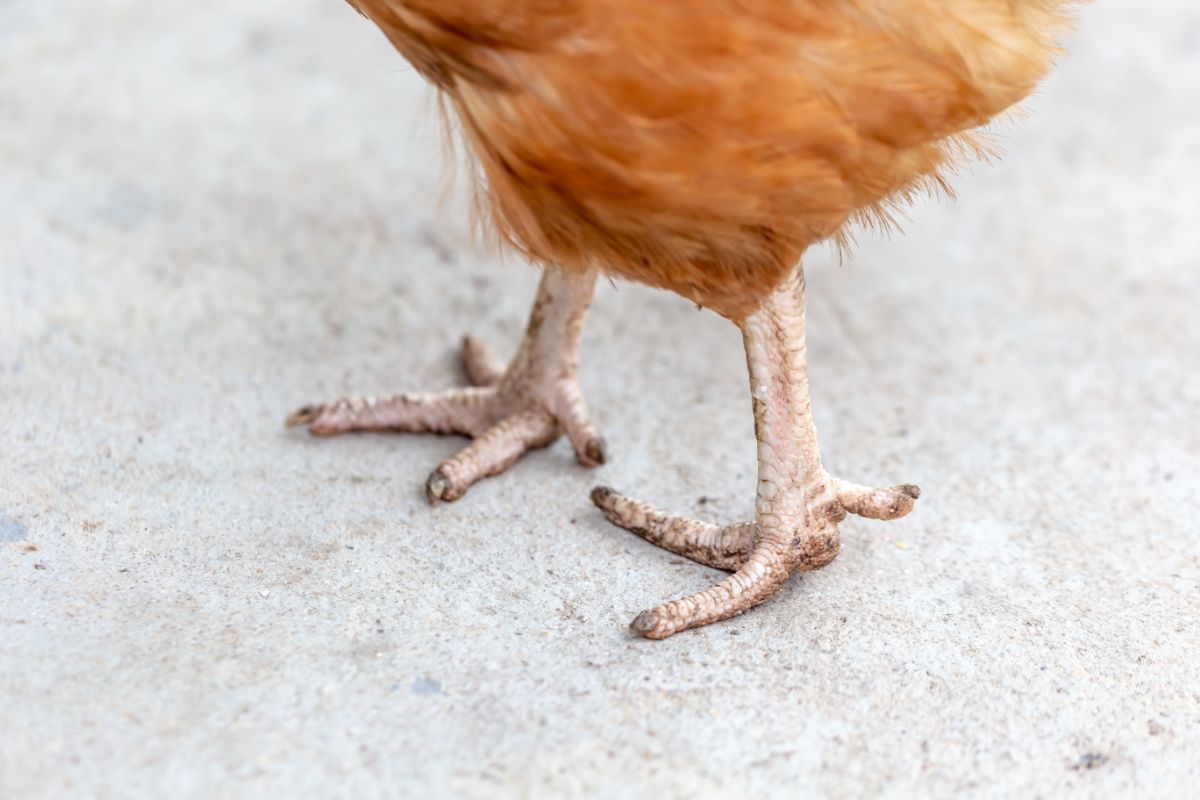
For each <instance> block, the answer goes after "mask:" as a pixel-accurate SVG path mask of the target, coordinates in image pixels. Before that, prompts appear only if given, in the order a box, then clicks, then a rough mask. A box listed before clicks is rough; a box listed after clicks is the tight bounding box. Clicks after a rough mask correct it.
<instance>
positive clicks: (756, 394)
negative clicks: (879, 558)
mask: <svg viewBox="0 0 1200 800" xmlns="http://www.w3.org/2000/svg"><path fill="white" fill-rule="evenodd" d="M742 334H743V338H744V340H745V345H746V361H747V365H748V367H749V372H750V391H751V397H752V399H753V404H754V423H755V433H756V436H757V438H758V492H757V496H756V500H755V510H756V517H755V520H754V522H752V523H748V524H742V525H733V526H729V527H727V528H717V527H716V526H712V525H708V524H705V523H701V522H696V521H694V520H688V519H684V518H681V517H673V516H670V515H667V514H663V513H662V512H659V511H656V510H655V509H653V508H651V507H650V506H647V505H645V504H643V503H639V502H637V501H635V500H631V499H629V498H627V497H625V496H623V495H620V494H618V493H616V492H614V491H612V490H611V489H606V488H599V489H597V490H596V491H594V492H593V493H592V499H593V501H594V502H595V503H596V505H598V506H599V507H600V508H601V509H602V510H603V511H604V512H605V514H606V515H607V516H608V518H609V519H610V520H611V521H613V522H614V523H616V524H617V525H620V526H622V527H624V528H628V529H629V530H631V531H633V532H634V533H637V534H638V535H640V536H642V537H643V538H645V539H647V540H648V541H650V542H653V543H654V544H657V545H659V546H660V547H664V548H666V549H667V550H670V551H672V552H675V553H679V554H681V555H685V556H687V557H689V558H692V559H693V560H696V561H698V562H700V563H702V564H707V565H709V566H713V567H717V568H719V569H726V570H730V571H732V572H733V574H732V575H730V576H729V577H728V578H726V579H725V580H723V581H721V582H720V583H718V584H717V585H715V586H713V587H711V588H709V589H706V590H705V591H703V592H700V593H698V594H694V595H691V596H689V597H684V598H681V599H679V600H673V601H671V602H669V603H665V604H663V605H660V606H658V607H657V608H653V609H650V610H648V611H643V612H642V613H641V614H639V615H638V616H637V618H636V619H634V621H633V623H632V624H631V625H630V629H631V630H632V631H633V632H634V633H636V634H638V635H640V636H645V637H647V638H650V639H664V638H666V637H668V636H670V635H671V634H674V633H678V632H679V631H682V630H686V629H687V628H695V627H699V626H701V625H707V624H709V623H712V622H717V621H718V620H722V619H727V618H728V617H732V616H736V615H738V614H741V613H743V612H745V611H748V610H749V609H751V608H753V607H754V606H756V605H758V604H759V603H762V602H764V601H766V600H768V599H770V598H771V597H773V596H774V595H775V593H776V592H778V591H779V588H780V587H781V586H782V585H783V582H784V581H785V580H787V577H788V575H789V574H790V573H791V572H793V571H794V570H802V571H803V570H813V569H818V568H820V567H823V566H825V565H826V564H828V563H829V562H831V561H832V560H833V559H834V557H836V556H837V553H838V548H839V546H840V544H839V537H838V530H837V523H838V522H840V521H841V520H842V519H844V518H845V516H846V514H847V513H854V514H860V515H862V516H866V517H872V518H874V519H895V518H897V517H901V516H904V515H905V514H907V513H908V512H909V511H911V510H912V507H913V503H914V502H915V501H916V499H917V497H918V496H919V495H920V491H919V490H918V489H917V487H915V486H912V485H910V484H905V485H901V486H896V487H893V488H891V489H876V488H873V487H868V486H859V485H857V484H852V483H847V482H845V481H840V480H838V479H836V478H834V477H832V476H831V475H829V474H828V473H827V472H825V469H824V467H823V466H822V465H821V453H820V449H819V448H818V446H817V431H816V426H815V425H814V424H813V419H812V402H811V397H810V395H809V389H808V366H807V363H806V360H805V332H804V273H803V271H801V270H799V269H797V271H796V274H795V276H794V277H793V278H792V279H791V280H789V281H787V282H785V283H784V284H783V285H782V286H780V287H779V288H778V289H777V290H776V291H775V292H774V293H773V294H772V295H771V297H770V298H769V299H768V300H767V301H766V302H765V303H764V304H763V306H762V308H760V309H759V310H758V311H757V312H756V313H754V314H752V315H751V316H750V317H748V318H747V319H746V320H745V322H744V323H743V325H742Z"/></svg>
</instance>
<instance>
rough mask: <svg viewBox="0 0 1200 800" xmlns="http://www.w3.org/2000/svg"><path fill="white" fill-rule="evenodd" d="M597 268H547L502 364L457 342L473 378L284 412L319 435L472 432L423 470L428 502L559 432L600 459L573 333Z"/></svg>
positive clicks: (586, 457)
mask: <svg viewBox="0 0 1200 800" xmlns="http://www.w3.org/2000/svg"><path fill="white" fill-rule="evenodd" d="M595 283H596V276H595V274H594V273H583V274H573V273H566V272H560V271H557V270H546V272H545V274H544V275H543V277H542V282H541V285H540V286H539V287H538V295H537V299H536V300H535V302H534V306H533V311H532V313H531V314H530V318H529V325H528V327H527V329H526V331H525V338H524V340H523V341H522V342H521V346H520V348H519V349H518V351H517V354H516V355H515V356H514V357H513V360H512V363H510V364H509V366H508V368H507V369H504V368H503V367H501V366H500V364H499V362H498V361H497V360H496V359H495V358H494V357H493V356H492V355H491V353H490V352H489V351H488V350H487V348H486V347H484V346H483V345H482V344H481V343H480V342H478V341H476V340H474V339H471V338H469V337H468V338H466V339H464V341H463V349H462V358H463V367H464V368H465V370H466V372H467V376H468V378H469V379H470V381H471V382H472V383H473V384H474V386H472V387H470V388H466V389H452V390H450V391H445V392H432V393H421V394H401V395H396V396H395V397H389V398H382V399H379V398H373V397H363V398H343V399H341V400H337V401H334V402H332V403H327V404H324V405H316V406H305V407H304V408H302V409H300V410H299V411H297V412H295V413H294V414H292V415H291V416H290V417H288V419H287V424H288V425H289V426H296V425H305V426H307V427H308V429H309V431H310V432H311V433H312V434H314V435H316V436H333V435H337V434H341V433H348V432H351V431H400V432H428V433H453V434H461V435H466V436H471V437H473V438H474V439H475V441H474V442H472V443H471V444H470V445H468V446H467V447H466V448H465V449H464V450H462V451H461V452H459V453H458V454H457V455H455V456H453V457H451V458H448V459H446V460H445V461H443V462H442V463H441V464H440V465H438V467H437V469H435V470H434V471H433V473H432V474H431V475H430V476H429V480H428V481H427V483H426V493H427V494H428V496H429V499H430V500H431V501H434V502H436V501H438V500H445V501H451V500H457V499H458V498H460V497H462V496H463V494H465V493H466V491H467V490H468V489H469V488H470V487H471V486H472V485H473V484H474V483H475V482H477V481H479V480H480V479H482V478H485V477H488V476H490V475H496V474H499V473H500V472H503V471H504V470H505V469H507V468H508V467H509V466H511V465H512V464H513V463H514V462H516V461H517V460H518V459H519V458H520V457H521V456H522V455H523V454H524V453H526V452H527V451H529V450H533V449H537V448H541V447H546V446H547V445H549V444H551V443H552V442H554V441H555V440H556V439H557V438H558V437H559V436H560V435H561V434H563V433H565V434H566V435H567V438H568V439H569V440H570V441H571V445H572V447H574V449H575V456H576V458H577V459H578V460H579V462H580V463H581V464H583V465H584V466H589V467H592V466H597V465H599V464H603V463H604V460H605V446H604V440H603V438H601V436H600V434H599V431H598V430H597V429H596V427H595V426H594V425H593V424H592V422H591V418H590V416H589V414H588V410H587V404H586V403H585V401H584V399H583V392H582V391H581V390H580V388H579V382H578V369H579V340H580V338H581V337H582V335H583V322H584V318H585V317H586V316H587V310H588V306H589V305H590V304H591V300H592V293H593V291H594V289H595Z"/></svg>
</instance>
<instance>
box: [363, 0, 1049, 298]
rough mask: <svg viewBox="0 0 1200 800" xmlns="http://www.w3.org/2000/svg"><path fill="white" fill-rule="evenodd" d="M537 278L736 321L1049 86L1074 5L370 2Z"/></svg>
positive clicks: (1034, 0)
mask: <svg viewBox="0 0 1200 800" xmlns="http://www.w3.org/2000/svg"><path fill="white" fill-rule="evenodd" d="M351 4H352V5H354V6H355V7H356V8H358V9H359V10H360V11H361V12H362V13H363V14H364V15H366V16H367V17H369V18H370V19H371V20H372V21H373V22H374V23H375V24H376V25H378V26H379V28H380V29H381V30H382V31H383V32H384V34H385V35H387V37H388V38H389V39H390V40H391V42H392V43H393V44H394V45H395V46H396V48H397V49H398V50H399V51H400V52H401V53H402V54H403V55H404V56H405V57H406V58H407V59H408V60H409V61H411V62H412V64H413V65H414V66H415V67H416V69H417V70H419V71H420V72H421V73H422V74H423V75H425V76H426V77H427V78H429V79H430V80H431V81H433V82H434V83H435V84H436V85H437V86H438V87H439V88H440V89H441V90H442V92H444V93H445V95H446V97H447V98H448V100H449V101H450V105H451V107H452V108H453V110H454V111H455V112H456V114H457V116H458V117H459V119H460V120H461V123H462V130H463V133H464V135H465V138H466V139H467V141H468V143H469V145H470V149H471V151H472V153H473V154H474V157H475V158H477V159H478V162H479V164H480V166H481V169H482V173H483V176H484V178H485V186H484V187H483V191H484V192H485V196H484V204H485V207H486V208H488V209H489V210H490V217H491V219H492V220H493V222H494V224H495V227H496V230H497V231H499V232H500V233H501V234H502V235H503V236H504V238H505V239H506V240H507V241H508V242H509V243H511V244H512V245H513V246H514V247H516V248H517V249H519V250H520V251H522V252H524V253H525V254H527V255H528V256H529V257H530V258H532V259H534V260H535V261H538V262H542V263H545V264H552V265H558V266H561V267H564V268H567V269H581V268H599V269H601V270H603V271H604V272H607V273H609V274H613V275H618V276H621V277H624V278H628V279H631V280H635V281H639V282H641V283H646V284H649V285H651V286H657V287H661V288H664V289H670V290H671V291H674V292H676V293H678V294H681V295H683V296H685V297H688V298H690V299H692V300H694V301H695V302H697V303H699V304H701V305H704V306H707V307H710V308H712V309H714V310H715V311H717V312H718V313H720V314H722V315H724V316H726V317H729V318H731V319H734V320H740V319H742V318H744V317H745V316H746V315H748V314H750V313H752V312H753V311H754V310H755V309H756V308H757V307H758V306H759V304H760V303H761V301H762V299H763V298H764V297H766V296H767V295H768V294H769V293H770V292H771V291H772V290H773V289H774V288H775V287H776V286H778V285H779V284H780V283H781V282H782V281H783V280H784V279H785V278H786V277H787V276H788V275H789V274H790V272H791V271H792V270H793V269H794V268H795V265H796V263H797V262H798V261H799V259H800V256H801V255H802V253H803V252H804V251H805V249H806V248H808V247H809V246H810V245H812V244H813V243H815V242H818V241H820V240H822V239H826V238H829V237H838V236H843V235H844V234H845V230H846V226H847V225H849V224H851V223H852V222H853V221H855V220H858V219H863V218H864V217H868V216H870V215H872V214H884V215H886V210H885V209H886V206H887V204H889V203H894V202H898V201H902V200H903V199H905V198H907V197H908V195H909V193H911V192H912V190H913V189H914V188H917V187H919V186H921V185H922V184H923V183H927V182H929V181H935V182H940V181H941V178H940V177H939V170H940V169H942V168H944V167H945V166H946V164H947V163H948V161H949V159H950V158H951V157H952V156H953V155H954V154H955V153H956V152H958V151H960V150H962V149H963V147H964V146H965V147H967V148H971V147H972V146H973V139H972V134H971V132H972V131H973V130H974V129H975V128H978V127H979V126H981V125H983V124H985V123H986V122H987V121H988V120H990V119H991V118H992V117H994V116H996V115H997V114H999V113H1001V112H1003V111H1004V110H1005V109H1008V108H1009V107H1010V106H1012V105H1013V104H1014V103H1017V102H1018V101H1020V100H1021V99H1022V98H1024V97H1025V96H1026V95H1028V94H1029V92H1030V91H1031V90H1032V89H1033V87H1034V86H1035V84H1036V83H1037V81H1038V80H1039V79H1040V78H1041V77H1042V76H1043V75H1044V74H1045V72H1046V70H1047V69H1048V67H1049V65H1050V61H1051V58H1052V57H1053V55H1054V54H1055V52H1056V46H1055V41H1056V37H1057V36H1058V35H1059V34H1060V33H1061V32H1062V31H1063V30H1064V28H1065V27H1066V26H1067V23H1068V21H1069V14H1068V13H1067V12H1068V11H1069V9H1070V7H1071V5H1072V2H1071V0H687V1H686V2H684V1H683V0H679V1H678V2H661V3H659V2H650V1H649V0H351Z"/></svg>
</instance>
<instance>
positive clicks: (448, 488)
mask: <svg viewBox="0 0 1200 800" xmlns="http://www.w3.org/2000/svg"><path fill="white" fill-rule="evenodd" d="M425 496H426V497H428V498H429V502H430V503H434V504H437V503H438V502H446V503H452V502H454V501H455V500H457V499H458V498H459V497H461V496H462V495H461V493H458V492H455V491H454V485H453V484H452V483H451V482H450V477H449V476H448V475H447V474H446V473H445V472H442V469H441V467H439V468H437V469H435V470H434V471H433V473H432V474H431V475H430V476H429V480H427V481H425Z"/></svg>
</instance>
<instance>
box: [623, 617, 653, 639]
mask: <svg viewBox="0 0 1200 800" xmlns="http://www.w3.org/2000/svg"><path fill="white" fill-rule="evenodd" d="M657 627H658V614H656V613H655V612H653V611H643V612H642V613H640V614H638V615H637V616H636V617H634V618H633V622H631V623H629V632H630V633H632V634H633V635H634V636H641V637H644V638H646V639H652V638H655V637H653V636H651V634H652V633H654V630H655V629H656V628H657ZM660 638H661V637H660Z"/></svg>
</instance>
